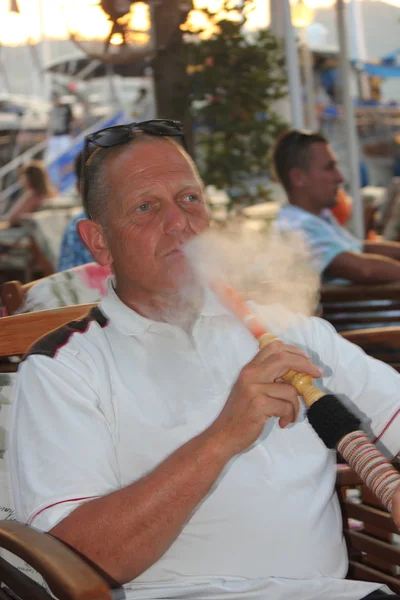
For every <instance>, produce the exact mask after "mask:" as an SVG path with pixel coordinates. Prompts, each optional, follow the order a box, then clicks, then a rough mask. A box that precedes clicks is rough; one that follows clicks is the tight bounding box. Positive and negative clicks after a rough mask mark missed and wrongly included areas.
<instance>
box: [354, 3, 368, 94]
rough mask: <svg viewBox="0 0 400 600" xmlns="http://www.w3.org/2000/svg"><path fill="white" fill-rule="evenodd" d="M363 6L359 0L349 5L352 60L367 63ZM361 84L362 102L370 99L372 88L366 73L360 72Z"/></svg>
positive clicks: (359, 80) (359, 79)
mask: <svg viewBox="0 0 400 600" xmlns="http://www.w3.org/2000/svg"><path fill="white" fill-rule="evenodd" d="M361 11H362V6H361V3H360V2H358V1H357V0H350V3H349V18H350V25H351V27H350V31H351V36H350V39H351V46H352V47H351V58H354V59H355V60H356V61H357V62H358V61H361V62H366V60H367V46H366V43H365V35H364V30H363V26H362V13H361ZM358 82H359V88H360V90H359V93H360V98H361V99H362V100H368V99H369V98H370V95H371V94H370V87H369V81H368V76H367V74H366V73H365V71H359V72H358Z"/></svg>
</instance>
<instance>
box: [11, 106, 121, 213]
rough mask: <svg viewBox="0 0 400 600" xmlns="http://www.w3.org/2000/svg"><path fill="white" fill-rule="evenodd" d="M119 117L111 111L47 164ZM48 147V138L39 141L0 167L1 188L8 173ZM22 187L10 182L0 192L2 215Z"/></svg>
mask: <svg viewBox="0 0 400 600" xmlns="http://www.w3.org/2000/svg"><path fill="white" fill-rule="evenodd" d="M119 118H121V120H122V119H123V115H122V113H110V114H109V115H108V116H107V117H104V118H102V119H100V120H99V121H97V122H96V123H94V124H93V125H91V126H90V127H88V128H87V129H86V130H85V131H83V132H82V133H80V134H79V136H77V137H76V138H74V139H73V141H72V143H71V146H70V147H69V148H68V149H67V150H65V151H63V152H62V153H60V155H59V156H56V157H55V158H52V159H51V161H46V159H45V162H46V164H47V166H48V167H51V165H53V163H55V162H57V161H59V160H60V158H61V157H62V156H63V155H64V154H68V153H69V151H70V150H71V149H72V148H74V147H75V146H79V144H83V140H84V138H85V136H86V135H88V134H89V133H90V132H91V131H94V130H96V129H101V128H102V127H105V126H107V124H108V123H109V122H111V121H114V120H118V119H119ZM46 148H47V140H45V141H43V142H39V143H38V144H36V145H35V146H32V148H29V149H28V150H26V151H25V152H23V153H22V154H20V155H19V156H16V157H15V158H14V159H13V160H11V161H10V162H9V163H7V164H6V165H4V166H3V167H1V168H0V190H1V189H2V185H3V181H5V178H6V177H7V176H8V175H10V174H11V173H13V172H15V170H17V169H19V168H20V167H21V166H22V165H23V164H24V163H26V162H27V161H29V160H32V159H33V158H35V157H37V156H39V155H41V154H42V153H43V152H45V151H46ZM21 188H22V185H21V183H20V182H19V181H16V182H14V183H12V184H10V185H9V186H8V187H6V188H5V189H4V190H2V191H1V192H0V215H1V214H3V213H4V212H5V205H6V202H7V200H8V199H9V198H11V197H12V196H13V195H14V194H15V193H17V192H18V191H19V190H20V189H21Z"/></svg>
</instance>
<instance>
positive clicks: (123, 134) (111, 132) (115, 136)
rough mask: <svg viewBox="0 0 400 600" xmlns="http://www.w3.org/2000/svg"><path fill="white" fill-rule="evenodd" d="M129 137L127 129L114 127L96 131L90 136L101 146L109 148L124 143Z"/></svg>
mask: <svg viewBox="0 0 400 600" xmlns="http://www.w3.org/2000/svg"><path fill="white" fill-rule="evenodd" d="M129 138H130V132H129V130H128V129H123V128H122V127H121V128H115V129H105V130H103V131H98V132H97V133H95V134H94V135H93V137H92V140H93V142H94V143H95V144H96V145H97V146H100V147H102V148H110V147H111V146H117V145H118V144H124V143H125V142H127V141H128V140H129Z"/></svg>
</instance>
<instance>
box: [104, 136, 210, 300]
mask: <svg viewBox="0 0 400 600" xmlns="http://www.w3.org/2000/svg"><path fill="white" fill-rule="evenodd" d="M108 182H109V187H110V190H111V191H112V192H113V193H112V195H111V196H110V198H109V201H108V214H107V229H106V233H105V240H106V244H107V246H108V250H109V252H110V255H111V258H112V265H113V268H114V272H115V275H116V279H117V285H121V284H122V285H123V286H124V287H127V286H128V287H129V289H133V288H140V289H142V290H145V291H148V292H150V293H159V292H163V291H172V290H174V289H176V288H178V287H180V286H181V285H183V284H184V283H186V282H187V280H188V278H189V277H190V275H191V271H190V267H189V265H188V263H187V260H186V257H185V254H184V253H183V251H182V248H183V245H184V244H185V243H186V242H187V241H188V240H190V239H191V238H192V237H193V236H195V235H198V234H199V233H201V232H202V231H204V229H205V228H207V226H208V223H209V217H208V209H207V206H206V203H205V198H204V192H203V185H202V183H201V181H200V180H199V178H198V175H197V174H196V173H195V171H194V170H193V167H192V165H191V164H190V162H189V161H188V160H187V158H186V157H185V156H184V154H182V153H181V152H180V150H179V149H178V148H177V147H176V146H175V145H173V144H171V143H169V142H167V141H165V140H157V141H151V142H148V141H147V142H146V141H143V142H140V143H139V144H138V145H137V146H133V147H132V148H131V149H128V151H126V152H125V153H122V154H121V155H120V157H118V158H117V157H116V158H115V159H114V160H113V161H110V164H109V165H108Z"/></svg>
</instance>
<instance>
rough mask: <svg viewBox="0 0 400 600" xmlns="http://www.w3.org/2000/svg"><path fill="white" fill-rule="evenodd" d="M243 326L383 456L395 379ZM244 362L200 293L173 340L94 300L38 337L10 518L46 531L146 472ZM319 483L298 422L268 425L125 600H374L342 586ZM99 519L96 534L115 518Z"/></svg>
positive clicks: (369, 365) (328, 495)
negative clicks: (305, 367)
mask: <svg viewBox="0 0 400 600" xmlns="http://www.w3.org/2000/svg"><path fill="white" fill-rule="evenodd" d="M259 313H260V315H262V318H263V319H264V321H265V323H266V325H267V327H268V329H269V330H271V331H273V332H275V333H276V334H278V335H279V336H280V337H281V338H282V339H283V340H285V341H287V342H290V343H293V344H297V345H298V346H300V347H302V348H304V349H306V350H308V352H309V353H310V355H311V358H312V359H313V360H314V362H316V363H317V364H318V365H320V366H322V367H323V368H324V378H323V379H322V380H321V381H320V382H319V384H320V385H323V386H324V387H325V388H326V389H328V390H330V391H331V392H333V393H338V394H340V397H341V398H342V399H344V400H345V401H346V402H348V403H349V404H351V406H352V407H353V408H354V409H355V410H356V412H358V414H360V415H362V416H363V418H364V420H365V423H366V427H367V429H371V430H372V432H373V435H374V436H377V437H380V441H381V442H382V443H383V444H384V445H385V446H386V447H387V448H388V450H389V452H391V453H392V454H396V453H397V452H398V450H399V446H400V444H399V442H400V418H399V408H400V377H399V375H398V374H397V373H396V372H395V371H394V370H392V369H391V368H390V367H388V366H387V365H385V364H383V363H380V362H377V361H375V360H373V359H371V358H368V357H367V356H366V355H365V354H364V353H363V352H362V351H361V350H360V349H359V348H358V347H356V346H353V345H352V344H350V343H348V342H347V341H345V340H343V339H342V338H340V337H339V336H337V335H336V333H335V332H334V331H333V329H332V328H331V326H330V325H329V324H327V323H325V322H324V321H321V320H320V319H315V318H314V319H305V318H303V317H295V316H294V315H288V314H287V312H285V311H284V309H283V308H282V307H279V306H270V307H263V308H262V309H259ZM256 352H257V343H256V341H255V340H254V339H253V338H252V336H251V335H250V334H249V333H248V332H247V330H246V329H245V327H244V326H243V325H242V324H241V323H240V322H239V321H238V320H237V319H236V318H235V317H233V316H232V315H230V314H229V313H228V312H227V311H226V310H225V309H224V308H222V307H221V305H220V304H219V303H218V302H217V300H216V299H215V297H214V296H213V295H212V294H211V293H210V292H206V295H205V302H204V307H203V310H202V311H201V314H200V315H199V317H198V319H197V320H196V322H195V325H194V327H193V331H192V334H191V335H187V334H186V333H185V332H184V331H183V330H181V329H179V328H178V327H175V326H172V325H169V324H166V323H160V322H154V321H151V320H149V319H145V318H143V317H141V316H140V315H138V314H136V313H135V312H134V311H132V310H131V309H129V308H128V307H127V306H126V305H124V304H123V303H122V302H121V301H120V300H119V299H118V297H117V296H116V294H115V292H114V291H113V288H112V286H111V285H110V288H109V293H108V296H107V297H106V298H105V299H104V300H102V302H101V304H100V310H99V309H95V310H94V311H92V313H91V315H90V317H89V318H87V319H85V320H84V321H81V322H78V323H75V324H70V325H69V327H68V328H67V327H64V328H62V329H61V330H57V331H56V332H53V333H52V334H50V335H49V336H47V337H46V338H43V339H42V340H41V341H39V342H38V343H37V344H36V346H35V347H34V348H33V350H32V352H31V354H30V356H29V357H28V358H27V359H26V360H25V361H24V362H23V364H22V366H21V367H20V371H19V376H18V382H17V387H16V395H15V402H14V406H13V413H12V420H11V434H10V440H9V453H10V471H11V479H12V488H13V495H14V502H15V507H16V512H17V516H18V518H19V519H20V520H22V521H25V522H28V523H32V524H33V525H34V526H36V527H38V528H39V529H42V530H49V529H51V528H52V527H53V526H54V525H55V524H56V523H57V522H59V521H60V520H61V519H63V518H64V517H66V516H67V515H68V513H70V512H71V511H72V510H74V509H75V508H76V507H77V506H78V505H79V504H80V503H81V502H85V501H89V500H90V499H91V498H95V497H98V496H101V495H104V494H107V493H109V492H111V491H113V490H116V489H119V488H121V487H123V486H126V485H129V484H130V483H132V482H134V481H136V480H137V479H139V478H140V477H142V476H143V475H144V474H145V473H148V472H149V471H151V470H152V469H154V467H155V466H156V465H158V464H159V463H160V462H161V461H162V460H163V459H165V458H166V457H167V456H168V455H169V454H171V453H172V452H174V451H175V450H176V449H177V448H178V447H180V446H181V445H182V444H184V443H185V442H186V441H187V440H189V439H191V438H192V437H193V436H195V435H196V434H198V433H199V432H201V431H203V430H204V429H205V428H206V427H207V426H208V425H210V423H212V422H213V420H215V418H216V417H217V415H218V414H219V413H220V411H221V409H222V407H223V406H224V403H225V402H226V399H227V397H228V395H229V392H230V389H231V387H232V384H233V383H234V381H235V379H236V377H237V375H238V374H239V371H240V369H241V368H242V367H243V365H244V364H246V363H247V362H248V361H249V360H250V359H251V358H252V357H253V356H254V355H255V354H256ZM350 399H351V400H350ZM334 483H335V453H334V452H332V451H329V450H327V448H326V447H325V446H324V444H323V443H322V442H321V440H320V439H319V437H318V436H317V434H316V433H315V432H314V430H313V429H312V428H311V426H310V425H309V423H308V420H307V418H306V416H305V411H304V410H302V411H301V414H300V415H299V418H298V420H297V422H296V423H295V424H293V425H291V426H289V427H288V428H286V429H284V430H282V429H280V427H279V426H278V425H277V423H276V420H275V419H270V420H269V421H268V423H267V424H266V427H265V430H264V432H263V434H262V436H261V438H260V440H259V441H258V442H257V443H256V444H254V445H253V446H252V447H251V448H250V449H249V450H248V451H247V452H244V453H242V454H241V455H239V456H237V457H236V458H235V459H233V460H232V461H230V463H229V464H228V465H227V466H226V468H225V469H224V472H223V474H222V475H221V476H220V478H219V479H218V481H217V483H216V485H215V486H214V487H213V489H212V490H211V491H210V493H209V494H208V495H207V497H206V498H205V499H204V501H203V502H201V503H200V505H199V506H198V507H197V510H196V511H195V512H194V514H193V516H192V517H191V519H190V520H189V521H188V523H187V524H186V526H185V527H184V529H183V531H182V532H181V534H180V535H179V537H178V538H177V539H176V540H175V542H174V543H173V544H172V546H171V547H170V548H169V550H168V551H167V552H166V553H165V554H164V556H163V557H162V558H161V559H160V560H159V561H158V562H157V563H156V564H154V565H153V566H152V567H151V568H150V569H148V570H147V571H146V572H145V573H143V574H142V575H141V576H140V577H138V578H137V579H136V580H135V581H133V582H131V583H130V584H128V585H127V586H126V588H127V590H129V591H128V596H127V597H128V598H135V599H136V600H139V599H141V598H178V597H185V598H196V599H201V598H215V599H217V598H218V599H222V598H230V597H232V595H234V597H235V598H244V597H246V598H257V599H260V600H261V599H267V598H268V600H269V599H273V600H288V599H289V600H290V599H292V598H293V599H296V600H311V599H315V600H317V599H318V600H320V599H321V598H324V599H332V600H336V599H337V598H339V597H340V598H347V599H349V600H357V599H359V598H362V597H364V596H365V595H367V594H368V593H370V592H371V591H373V590H374V589H376V588H377V587H379V586H378V585H377V584H371V583H362V582H352V581H348V580H344V579H343V578H344V577H345V575H346V571H347V556H346V549H345V544H344V542H343V537H342V520H341V514H340V509H339V506H338V502H337V498H336V496H335V493H334ZM109 519H110V527H111V528H112V526H113V521H114V520H115V519H118V515H115V514H110V515H109ZM104 543H107V542H106V540H104ZM134 560H135V557H134V556H132V561H134ZM130 590H131V591H130Z"/></svg>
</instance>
